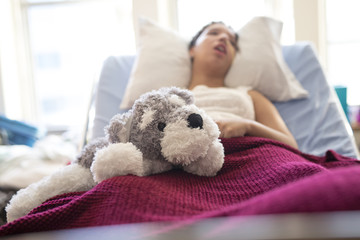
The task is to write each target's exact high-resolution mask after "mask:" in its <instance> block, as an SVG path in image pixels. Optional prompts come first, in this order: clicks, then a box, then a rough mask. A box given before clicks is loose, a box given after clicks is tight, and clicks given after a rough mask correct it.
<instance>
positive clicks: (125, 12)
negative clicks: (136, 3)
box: [24, 0, 135, 131]
mask: <svg viewBox="0 0 360 240" xmlns="http://www.w3.org/2000/svg"><path fill="white" fill-rule="evenodd" d="M24 7H25V8H26V9H27V11H26V13H27V18H28V19H27V20H28V28H29V29H28V30H29V31H28V32H29V39H30V49H31V57H32V63H33V73H34V82H35V89H36V96H37V98H38V103H39V105H38V107H39V111H38V112H39V113H40V118H39V119H40V121H41V123H42V124H43V125H45V126H46V127H47V129H48V130H50V131H51V130H65V129H67V128H69V127H79V126H83V124H84V121H85V117H86V113H87V108H88V103H89V99H90V94H91V89H92V85H93V82H94V80H95V79H96V77H97V73H98V71H99V70H100V68H101V65H102V62H103V61H104V60H105V59H106V57H108V56H110V55H121V54H134V53H135V40H134V32H133V24H132V15H131V14H132V1H131V0H121V1H103V0H98V1H96V0H92V1H89V0H87V1H71V0H67V1H65V0H63V1H54V0H53V1H50V0H47V1H44V0H43V1H40V0H28V1H27V2H26V3H24ZM80 129H81V128H80Z"/></svg>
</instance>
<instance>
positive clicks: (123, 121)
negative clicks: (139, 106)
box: [105, 110, 132, 143]
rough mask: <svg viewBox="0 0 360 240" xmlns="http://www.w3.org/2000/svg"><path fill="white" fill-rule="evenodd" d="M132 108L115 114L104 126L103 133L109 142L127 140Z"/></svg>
mask: <svg viewBox="0 0 360 240" xmlns="http://www.w3.org/2000/svg"><path fill="white" fill-rule="evenodd" d="M131 116H132V110H129V111H128V112H126V113H123V114H116V115H115V116H114V117H112V118H111V120H110V123H109V125H107V126H106V127H105V135H106V138H107V139H108V141H109V142H110V143H119V142H123V143H124V142H128V141H129V134H130V128H131V121H132V117H131Z"/></svg>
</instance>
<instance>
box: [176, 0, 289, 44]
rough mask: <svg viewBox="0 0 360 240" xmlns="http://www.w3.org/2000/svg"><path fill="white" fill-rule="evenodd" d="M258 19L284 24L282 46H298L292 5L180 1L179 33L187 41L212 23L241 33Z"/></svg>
mask: <svg viewBox="0 0 360 240" xmlns="http://www.w3.org/2000/svg"><path fill="white" fill-rule="evenodd" d="M255 16H270V17H274V18H275V19H279V20H281V21H283V23H284V25H283V32H282V43H283V44H291V43H294V41H295V40H294V39H295V34H294V19H293V10H292V1H288V0H252V1H248V0H196V1H193V0H178V18H179V19H178V25H179V32H180V33H181V34H182V35H183V36H184V37H187V38H191V37H192V36H193V35H194V34H195V33H196V32H197V31H198V30H199V29H201V28H202V27H203V26H205V25H206V24H208V23H209V22H211V21H223V22H224V23H225V24H228V25H230V26H231V27H232V28H233V29H234V30H238V29H240V28H241V27H242V26H243V25H244V24H246V23H247V22H248V21H249V20H250V19H252V18H253V17H255Z"/></svg>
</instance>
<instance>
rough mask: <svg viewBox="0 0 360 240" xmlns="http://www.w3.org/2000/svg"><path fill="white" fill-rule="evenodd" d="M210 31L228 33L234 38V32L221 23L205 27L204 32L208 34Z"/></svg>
mask: <svg viewBox="0 0 360 240" xmlns="http://www.w3.org/2000/svg"><path fill="white" fill-rule="evenodd" d="M210 30H221V31H224V32H228V33H229V34H230V35H233V36H235V32H234V30H233V29H231V28H229V27H227V26H226V25H224V24H222V23H214V24H211V25H210V26H208V27H207V29H206V32H208V31H210Z"/></svg>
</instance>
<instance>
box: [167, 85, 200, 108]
mask: <svg viewBox="0 0 360 240" xmlns="http://www.w3.org/2000/svg"><path fill="white" fill-rule="evenodd" d="M167 91H168V93H169V94H176V95H178V96H179V97H180V98H182V99H183V100H184V101H185V103H186V104H187V105H190V104H193V103H194V96H193V95H192V93H191V92H190V91H189V90H186V89H181V88H177V87H171V88H168V90H167Z"/></svg>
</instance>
